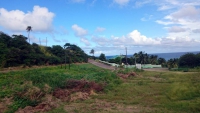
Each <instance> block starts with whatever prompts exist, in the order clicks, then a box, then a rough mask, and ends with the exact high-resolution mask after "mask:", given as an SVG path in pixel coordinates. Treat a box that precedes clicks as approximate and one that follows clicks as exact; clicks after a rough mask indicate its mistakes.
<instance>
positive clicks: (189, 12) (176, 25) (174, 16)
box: [156, 5, 200, 40]
mask: <svg viewBox="0 0 200 113" xmlns="http://www.w3.org/2000/svg"><path fill="white" fill-rule="evenodd" d="M156 22H157V23H158V24H162V25H164V26H165V27H164V28H167V30H168V31H169V33H168V36H169V37H185V36H188V37H190V38H194V39H197V40H200V37H199V36H198V34H197V33H198V29H200V8H198V7H195V6H189V5H183V6H182V7H181V8H178V9H177V10H175V11H174V12H172V13H170V14H168V15H166V16H165V17H164V18H163V19H162V20H157V21H156ZM169 25H170V26H169Z"/></svg>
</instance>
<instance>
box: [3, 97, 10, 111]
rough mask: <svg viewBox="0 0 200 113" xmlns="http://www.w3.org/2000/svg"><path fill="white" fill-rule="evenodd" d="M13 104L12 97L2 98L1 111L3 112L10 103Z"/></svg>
mask: <svg viewBox="0 0 200 113" xmlns="http://www.w3.org/2000/svg"><path fill="white" fill-rule="evenodd" d="M11 104H12V98H7V97H6V98H4V99H2V100H0V113H3V112H4V111H5V110H6V109H7V107H8V106H9V105H11Z"/></svg>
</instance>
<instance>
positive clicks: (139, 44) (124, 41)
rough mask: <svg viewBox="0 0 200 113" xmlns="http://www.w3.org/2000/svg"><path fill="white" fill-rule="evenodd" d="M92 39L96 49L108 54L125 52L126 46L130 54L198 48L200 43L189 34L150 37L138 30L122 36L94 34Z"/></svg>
mask: <svg viewBox="0 0 200 113" xmlns="http://www.w3.org/2000/svg"><path fill="white" fill-rule="evenodd" d="M91 40H92V41H93V43H96V44H97V46H96V47H95V48H94V49H95V50H96V51H101V52H102V53H104V54H106V55H117V54H120V53H122V54H124V52H125V47H127V48H128V54H133V53H135V52H138V51H146V52H147V53H156V52H178V51H191V50H198V49H197V48H199V45H200V39H199V40H196V39H194V38H191V37H189V36H168V37H163V38H150V37H147V36H145V35H142V34H141V33H140V32H139V31H137V30H133V31H132V32H130V33H128V34H127V35H125V36H122V37H116V36H111V37H110V38H107V37H99V36H93V37H92V39H91ZM183 48H184V49H183Z"/></svg>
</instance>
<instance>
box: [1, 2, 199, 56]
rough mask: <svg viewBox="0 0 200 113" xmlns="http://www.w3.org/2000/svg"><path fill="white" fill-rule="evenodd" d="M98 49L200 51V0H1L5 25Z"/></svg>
mask: <svg viewBox="0 0 200 113" xmlns="http://www.w3.org/2000/svg"><path fill="white" fill-rule="evenodd" d="M27 26H32V32H31V33H30V40H31V43H33V42H34V43H37V44H40V43H41V45H46V39H47V42H48V43H47V45H48V46H52V45H61V46H63V45H64V44H65V43H71V44H76V45H78V46H80V47H81V48H82V49H83V50H84V51H85V52H86V53H88V54H89V51H90V50H91V49H94V50H95V55H96V56H98V55H99V54H100V53H104V54H106V55H119V54H125V48H126V47H127V48H128V54H134V53H135V52H139V51H145V52H146V53H166V52H182V51H183V52H185V51H199V48H200V0H195V1H192V0H51V1H50V0H31V1H27V0H7V1H5V0H0V31H3V32H5V33H7V34H9V35H12V34H23V35H25V36H27V35H28V33H27V32H26V27H27Z"/></svg>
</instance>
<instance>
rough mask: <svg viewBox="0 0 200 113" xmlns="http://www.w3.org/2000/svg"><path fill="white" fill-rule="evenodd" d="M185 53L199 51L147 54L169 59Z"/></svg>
mask: <svg viewBox="0 0 200 113" xmlns="http://www.w3.org/2000/svg"><path fill="white" fill-rule="evenodd" d="M186 53H194V54H197V53H200V51H193V52H173V53H150V54H148V53H147V54H148V55H157V56H158V58H164V59H165V60H169V59H171V58H180V56H182V55H184V54H186ZM116 56H118V55H113V56H106V59H107V60H108V59H111V58H114V57H116ZM132 56H133V55H127V57H128V58H129V57H132Z"/></svg>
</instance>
